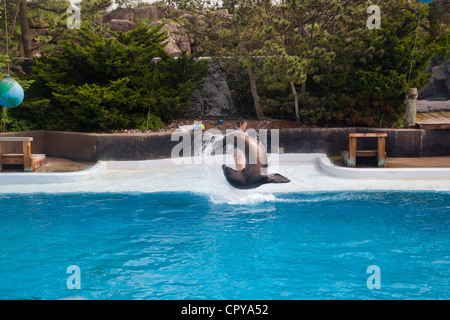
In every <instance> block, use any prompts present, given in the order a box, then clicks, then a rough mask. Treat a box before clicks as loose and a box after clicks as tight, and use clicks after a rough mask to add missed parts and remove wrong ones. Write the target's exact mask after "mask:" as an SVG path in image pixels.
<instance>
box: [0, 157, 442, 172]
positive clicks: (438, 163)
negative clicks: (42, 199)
mask: <svg viewBox="0 0 450 320" xmlns="http://www.w3.org/2000/svg"><path fill="white" fill-rule="evenodd" d="M330 158H331V159H332V161H333V164H335V165H337V166H341V167H345V165H344V162H343V160H342V158H341V157H340V156H330ZM95 164H96V162H92V161H82V160H73V159H65V158H57V157H47V158H46V160H45V163H44V164H43V165H42V166H41V167H39V168H38V169H37V170H35V171H34V172H48V173H50V172H78V171H83V170H86V169H88V168H90V167H92V166H94V165H95ZM358 167H359V168H371V167H370V166H368V165H361V166H358ZM386 168H450V157H424V158H394V157H388V158H387V159H386ZM3 172H5V173H6V172H23V171H22V170H21V168H20V167H19V166H5V168H4V170H3ZM0 175H1V173H0Z"/></svg>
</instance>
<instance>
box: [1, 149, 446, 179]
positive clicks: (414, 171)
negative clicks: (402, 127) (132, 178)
mask: <svg viewBox="0 0 450 320" xmlns="http://www.w3.org/2000/svg"><path fill="white" fill-rule="evenodd" d="M228 160H229V159H228ZM228 160H227V163H228ZM269 162H270V163H271V164H273V163H277V162H278V163H279V164H285V165H296V164H298V165H301V164H305V163H306V164H314V165H317V166H318V168H320V169H321V170H322V171H323V172H324V174H328V175H331V176H334V177H339V178H346V179H355V180H358V179H359V180H372V179H376V180H400V179H401V180H435V179H438V180H447V179H448V180H450V168H346V167H341V166H337V165H335V164H333V163H332V162H331V161H330V159H329V158H328V156H327V155H326V154H323V153H286V154H280V155H269ZM180 165H182V166H185V167H191V166H198V165H202V159H201V157H192V158H189V157H188V158H178V159H159V160H140V161H99V162H97V163H96V164H95V165H93V166H92V167H90V168H88V169H85V170H82V171H76V172H17V173H16V172H15V173H0V185H9V184H11V185H13V184H15V185H17V184H49V183H62V182H77V181H84V180H89V179H95V178H97V177H100V176H102V175H105V174H107V171H109V170H111V171H117V170H120V171H125V170H150V169H163V168H171V167H177V166H180ZM269 168H270V164H269Z"/></svg>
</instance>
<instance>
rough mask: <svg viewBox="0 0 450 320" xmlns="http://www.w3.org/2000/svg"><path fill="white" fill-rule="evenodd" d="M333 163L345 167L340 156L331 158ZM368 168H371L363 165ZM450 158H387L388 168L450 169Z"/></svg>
mask: <svg viewBox="0 0 450 320" xmlns="http://www.w3.org/2000/svg"><path fill="white" fill-rule="evenodd" d="M330 158H331V159H332V160H333V163H334V164H335V165H338V166H342V167H344V166H345V165H344V161H343V160H342V158H341V157H340V156H331V157H330ZM360 167H363V168H368V167H369V166H367V165H366V166H364V165H361V166H360ZM449 167H450V157H423V158H400V157H399V158H394V157H387V158H386V168H449Z"/></svg>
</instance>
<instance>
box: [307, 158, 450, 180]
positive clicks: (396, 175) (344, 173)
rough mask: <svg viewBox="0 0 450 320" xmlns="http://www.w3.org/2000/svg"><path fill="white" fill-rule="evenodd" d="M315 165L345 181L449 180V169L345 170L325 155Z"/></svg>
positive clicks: (345, 168)
mask: <svg viewBox="0 0 450 320" xmlns="http://www.w3.org/2000/svg"><path fill="white" fill-rule="evenodd" d="M316 161H317V163H318V165H319V166H320V168H321V169H322V171H324V172H326V173H327V174H329V175H332V176H335V177H340V178H346V179H370V180H374V179H376V180H400V179H402V180H438V179H439V180H447V179H449V180H450V168H443V167H439V168H438V167H421V168H410V167H409V168H347V167H342V166H338V165H335V164H333V163H332V161H331V160H330V158H329V157H328V156H327V155H321V156H319V157H318V158H317V160H316Z"/></svg>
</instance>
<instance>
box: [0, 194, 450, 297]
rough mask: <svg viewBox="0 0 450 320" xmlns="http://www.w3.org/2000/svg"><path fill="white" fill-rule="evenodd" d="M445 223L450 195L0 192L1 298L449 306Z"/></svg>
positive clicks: (449, 248) (448, 245)
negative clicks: (239, 200)
mask: <svg viewBox="0 0 450 320" xmlns="http://www.w3.org/2000/svg"><path fill="white" fill-rule="evenodd" d="M449 218H450V193H449V192H439V193H434V192H374V191H372V192H333V193H313V192H310V193H287V194H277V195H276V197H275V199H271V200H270V201H265V202H259V203H253V204H248V205H231V204H226V203H225V204H216V203H213V202H211V201H210V200H209V199H208V196H207V195H201V194H194V193H187V192H186V193H181V192H180V193H148V194H145V193H135V194H114V193H107V194H102V193H92V194H57V195H49V194H31V195H18V194H16V195H1V196H0V299H61V298H67V297H83V298H86V299H449V298H450V291H449V286H450V241H449V240H450V232H449V231H450V223H449ZM70 265H76V266H78V267H79V269H80V279H81V289H69V288H68V287H67V279H68V278H69V277H70V276H71V274H69V273H67V272H66V271H67V267H69V266H70ZM371 265H376V266H378V267H379V270H380V273H379V276H380V281H381V282H380V289H369V288H368V287H367V279H368V278H369V277H370V276H371V274H369V273H367V268H368V267H369V266H371Z"/></svg>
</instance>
